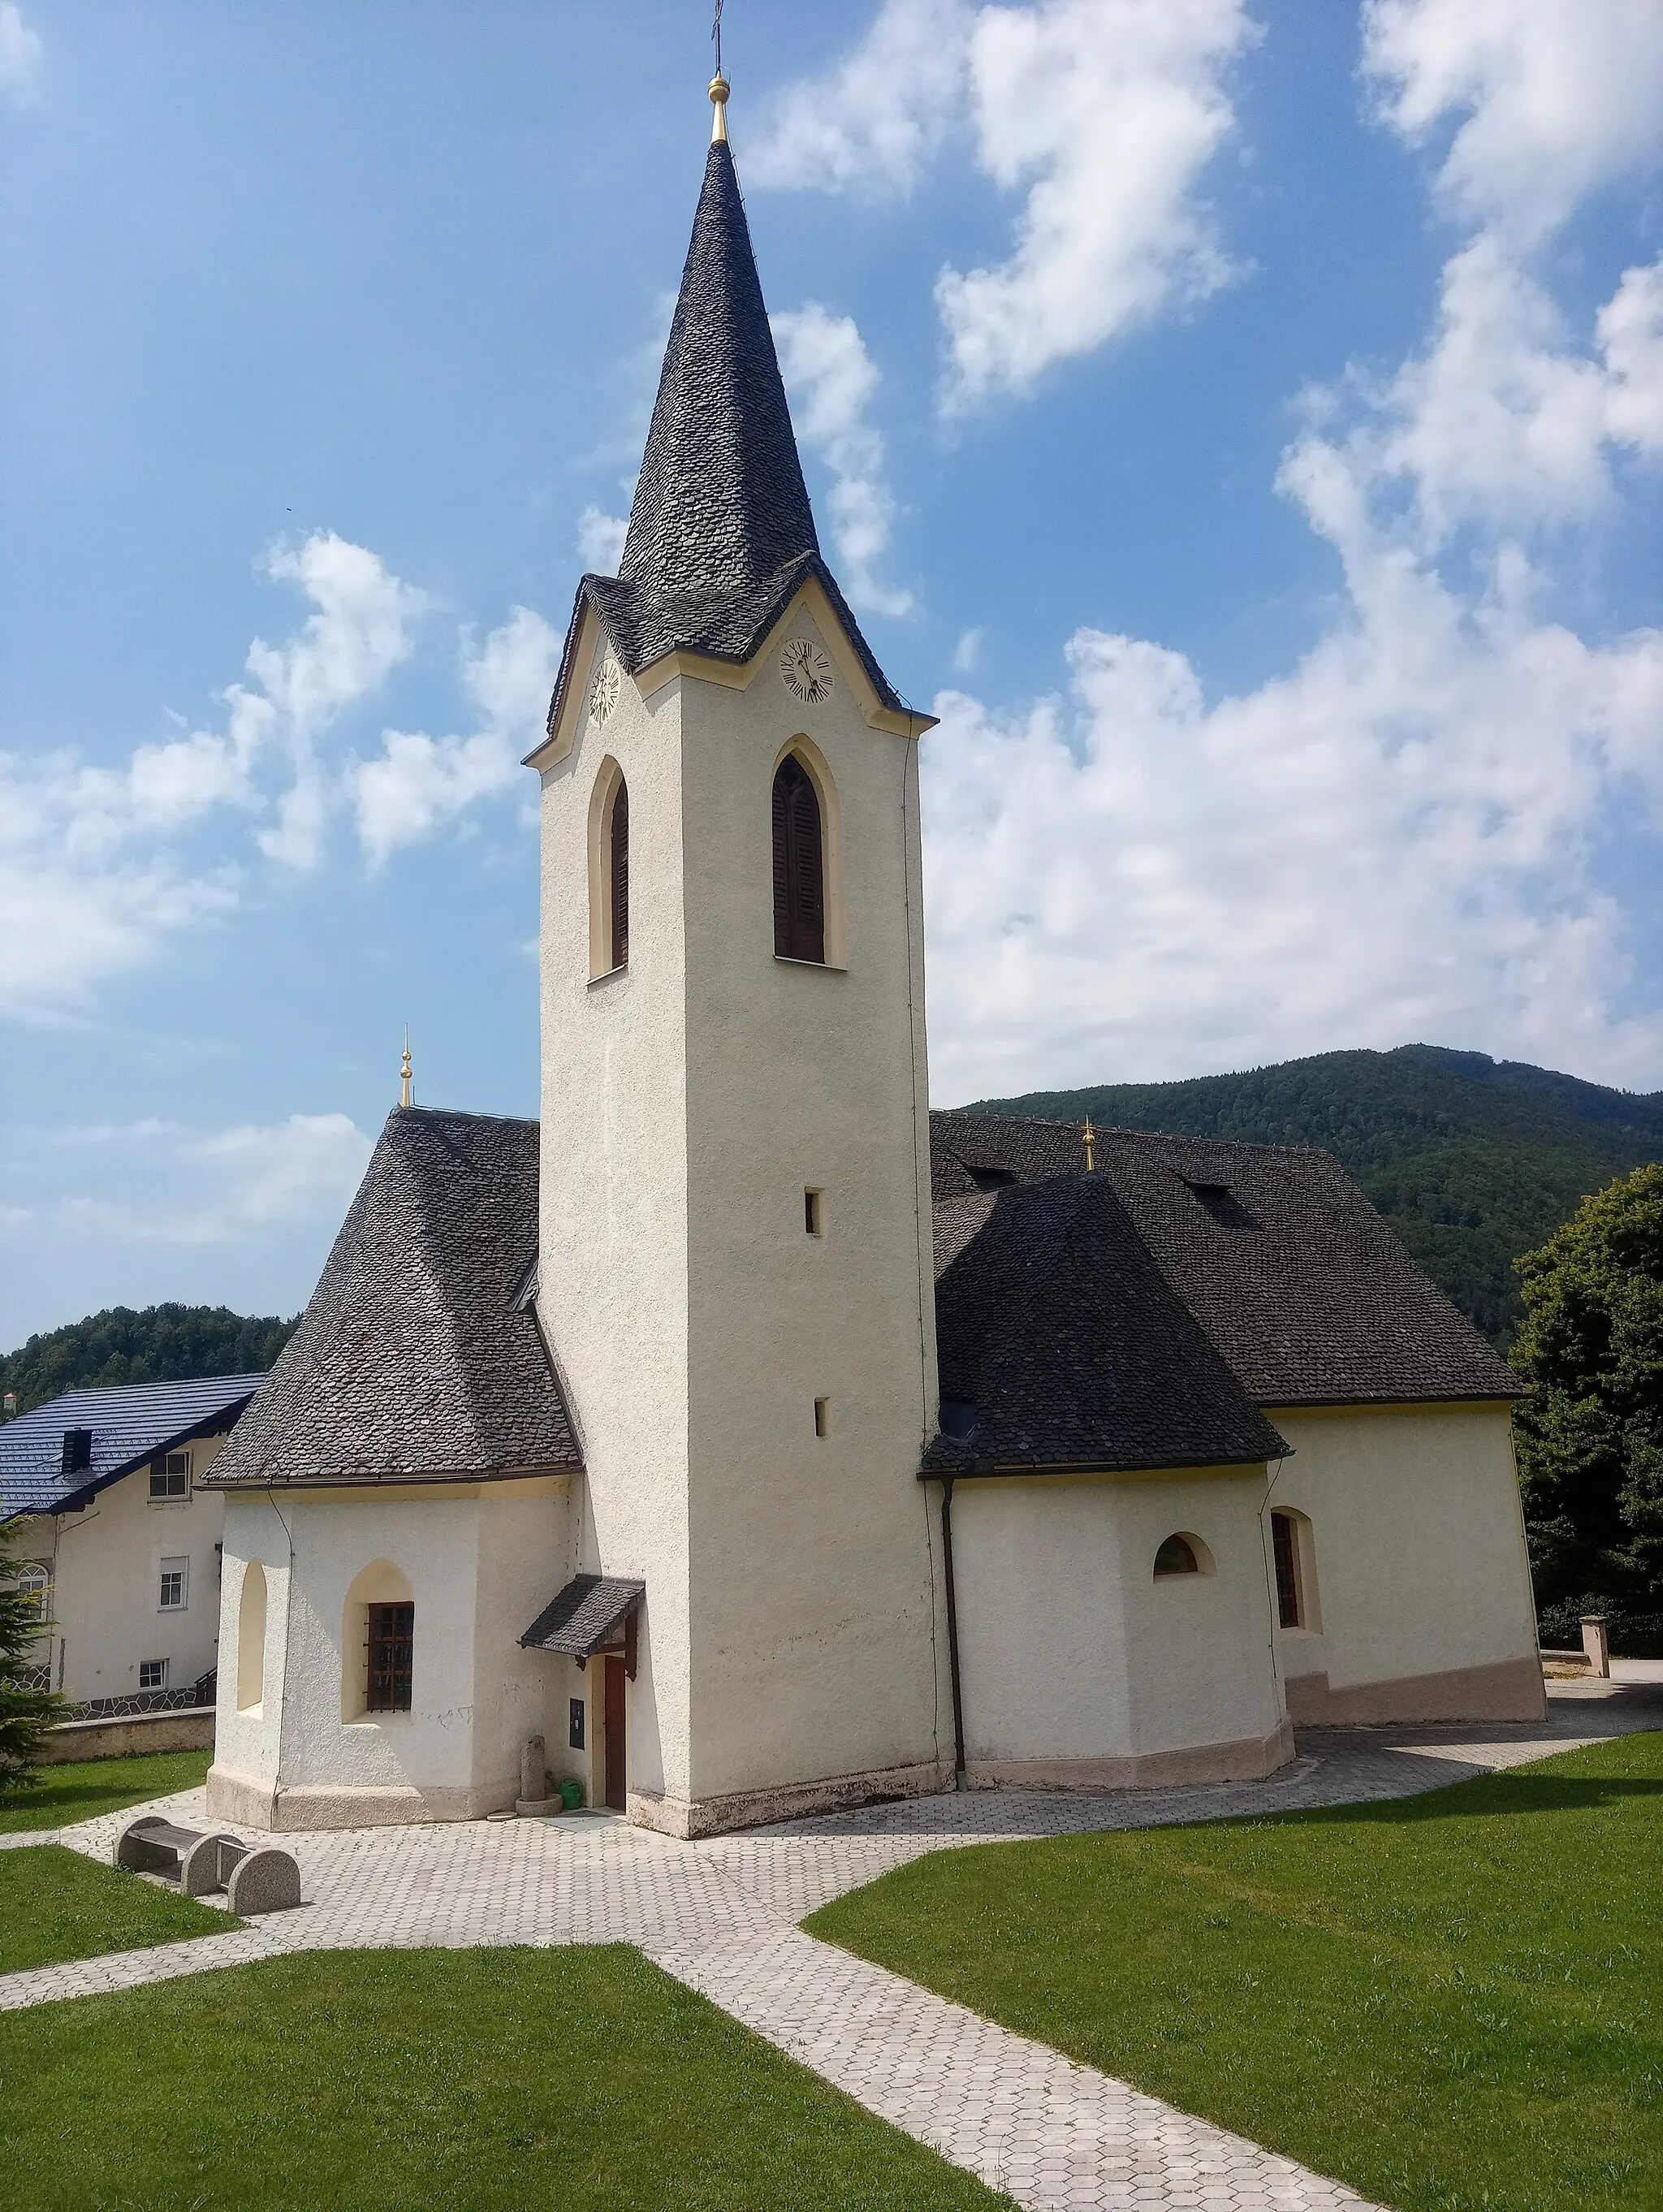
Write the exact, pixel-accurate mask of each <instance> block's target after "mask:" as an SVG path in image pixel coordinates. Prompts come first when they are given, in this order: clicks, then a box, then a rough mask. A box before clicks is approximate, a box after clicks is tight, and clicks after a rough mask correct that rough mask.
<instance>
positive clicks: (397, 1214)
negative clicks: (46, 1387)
mask: <svg viewBox="0 0 1663 2212" xmlns="http://www.w3.org/2000/svg"><path fill="white" fill-rule="evenodd" d="M536 1260H537V1123H536V1122H535V1121H504V1120H499V1119H497V1118H495V1116H492V1115H483V1114H446V1113H434V1112H432V1111H430V1110H428V1109H422V1108H419V1107H404V1108H395V1109H394V1110H393V1111H392V1113H391V1114H390V1115H388V1116H387V1122H386V1127H385V1128H384V1129H383V1131H382V1133H381V1138H380V1141H379V1143H378V1144H377V1146H376V1147H375V1151H374V1154H373V1157H372V1158H371V1160H370V1164H369V1166H368V1167H367V1169H366V1170H365V1172H364V1180H363V1182H361V1184H360V1186H359V1189H358V1194H357V1196H356V1197H355V1199H354V1200H353V1202H352V1205H351V1207H350V1209H349V1212H348V1214H347V1218H346V1220H345V1222H344V1223H343V1225H342V1228H341V1233H340V1235H339V1236H338V1237H337V1238H336V1240H335V1246H334V1249H333V1250H332V1251H331V1254H330V1255H329V1260H328V1262H327V1264H326V1265H325V1268H324V1272H323V1274H322V1277H321V1278H320V1279H319V1284H318V1287H317V1289H316V1291H313V1296H312V1302H311V1304H309V1305H308V1306H307V1310H306V1312H305V1314H304V1316H302V1317H301V1321H300V1327H299V1328H297V1329H296V1331H295V1332H294V1335H293V1337H291V1338H290V1340H289V1341H288V1344H287V1345H286V1346H284V1348H283V1351H282V1354H281V1356H280V1357H279V1358H278V1361H277V1364H276V1366H275V1367H274V1368H273V1369H272V1370H271V1374H270V1377H269V1378H268V1380H267V1382H266V1383H265V1385H264V1388H263V1389H261V1391H260V1393H259V1395H258V1397H257V1398H256V1399H255V1401H254V1402H253V1404H252V1406H251V1407H249V1409H248V1411H247V1413H246V1414H245V1415H244V1416H243V1419H242V1420H241V1422H240V1424H239V1425H238V1427H237V1429H236V1430H235V1431H234V1433H233V1436H232V1438H231V1441H230V1442H229V1443H228V1444H227V1445H226V1447H225V1449H224V1450H223V1451H222V1453H221V1454H220V1456H219V1458H218V1459H217V1460H216V1461H215V1464H214V1467H213V1469H212V1472H211V1477H210V1480H211V1484H212V1486H214V1487H215V1488H218V1487H222V1486H225V1487H230V1486H240V1485H245V1484H247V1485H254V1484H258V1485H264V1484H266V1483H274V1484H276V1485H278V1486H282V1485H283V1484H285V1483H328V1482H340V1481H349V1482H363V1481H367V1480H382V1481H398V1480H446V1479H448V1480H461V1481H466V1480H481V1479H486V1478H489V1477H492V1476H500V1475H506V1474H520V1473H526V1472H535V1471H551V1470H562V1469H575V1468H579V1467H580V1465H581V1461H580V1455H579V1452H578V1446H577V1442H576V1438H575V1437H574V1431H573V1426H572V1422H571V1419H570V1417H569V1415H568V1413H567V1408H566V1405H565V1401H564V1400H563V1399H562V1397H561V1391H560V1386H559V1384H558V1383H557V1381H556V1380H555V1374H554V1371H553V1368H552V1366H551V1364H550V1362H549V1356H548V1353H547V1352H546V1351H545V1349H544V1347H543V1339H542V1336H541V1334H540V1333H539V1331H538V1328H537V1319H536V1316H535V1314H534V1312H533V1310H532V1309H531V1299H530V1297H529V1295H528V1294H527V1291H528V1285H529V1282H530V1279H531V1272H532V1269H533V1267H535V1264H536Z"/></svg>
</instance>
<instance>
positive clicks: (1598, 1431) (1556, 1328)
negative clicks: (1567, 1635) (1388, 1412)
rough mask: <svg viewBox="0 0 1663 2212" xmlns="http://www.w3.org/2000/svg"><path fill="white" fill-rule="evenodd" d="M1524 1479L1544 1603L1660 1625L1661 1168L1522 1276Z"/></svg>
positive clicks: (1602, 1201)
mask: <svg viewBox="0 0 1663 2212" xmlns="http://www.w3.org/2000/svg"><path fill="white" fill-rule="evenodd" d="M1517 1264H1518V1271H1519V1276H1520V1283H1521V1285H1522V1287H1523V1291H1524V1302H1525V1321H1524V1326H1523V1328H1521V1329H1520V1333H1519V1340H1518V1343H1517V1346H1516V1347H1515V1349H1514V1366H1515V1367H1516V1368H1517V1370H1518V1371H1519V1374H1520V1378H1521V1379H1522V1380H1523V1381H1524V1382H1525V1383H1527V1384H1528V1385H1529V1386H1530V1395H1529V1396H1528V1397H1527V1398H1526V1400H1525V1401H1524V1403H1523V1405H1522V1406H1521V1407H1520V1413H1519V1472H1520V1480H1521V1482H1522V1485H1523V1489H1524V1501H1525V1522H1526V1528H1527V1530H1528V1533H1529V1539H1530V1554H1531V1566H1532V1570H1533V1574H1534V1576H1535V1579H1536V1595H1537V1601H1538V1603H1539V1605H1541V1606H1543V1607H1548V1606H1551V1605H1555V1604H1558V1603H1562V1602H1563V1601H1574V1600H1575V1599H1577V1598H1579V1597H1595V1598H1605V1599H1610V1600H1615V1601H1617V1602H1618V1603H1619V1604H1625V1605H1627V1606H1629V1607H1633V1608H1635V1609H1636V1610H1639V1611H1642V1612H1648V1613H1663V1166H1652V1167H1643V1168H1637V1169H1636V1170H1635V1171H1634V1173H1633V1174H1632V1175H1630V1176H1624V1178H1622V1179H1621V1180H1620V1181H1618V1182H1613V1183H1611V1185H1610V1186H1609V1187H1608V1188H1605V1190H1601V1191H1596V1192H1595V1193H1594V1194H1593V1197H1591V1198H1585V1199H1584V1200H1583V1201H1582V1203H1581V1206H1579V1207H1578V1208H1577V1211H1576V1212H1575V1215H1574V1216H1573V1218H1571V1219H1570V1220H1569V1222H1567V1223H1566V1225H1565V1226H1564V1227H1563V1229H1561V1230H1560V1231H1558V1232H1557V1235H1555V1236H1554V1237H1551V1239H1550V1240H1549V1242H1548V1243H1546V1244H1545V1245H1544V1246H1543V1248H1542V1249H1541V1250H1540V1251H1539V1252H1531V1253H1528V1254H1526V1256H1525V1257H1524V1258H1523V1259H1522V1260H1520V1261H1519V1262H1518V1263H1517Z"/></svg>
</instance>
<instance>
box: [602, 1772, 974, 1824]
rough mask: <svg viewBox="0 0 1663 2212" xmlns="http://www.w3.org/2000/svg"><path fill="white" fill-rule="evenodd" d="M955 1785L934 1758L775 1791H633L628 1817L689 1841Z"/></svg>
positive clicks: (926, 1794) (933, 1792) (924, 1794)
mask: <svg viewBox="0 0 1663 2212" xmlns="http://www.w3.org/2000/svg"><path fill="white" fill-rule="evenodd" d="M952 1786H953V1770H952V1768H951V1767H950V1766H944V1765H941V1764H940V1763H939V1762H938V1760H934V1759H932V1760H930V1761H928V1762H927V1763H926V1765H921V1766H889V1767H884V1768H883V1769H881V1770H880V1771H877V1772H875V1773H871V1774H838V1775H833V1776H830V1777H829V1778H827V1779H826V1780H825V1781H823V1782H796V1783H790V1784H786V1785H785V1786H784V1787H782V1788H780V1789H775V1790H734V1791H732V1792H731V1794H729V1795H727V1796H720V1797H695V1798H692V1799H688V1798H685V1797H662V1796H659V1795H658V1793H657V1792H656V1791H654V1790H631V1791H630V1793H629V1818H630V1819H631V1820H633V1821H634V1824H635V1826H637V1827H640V1828H655V1829H657V1831H658V1832H659V1834H660V1835H661V1836H677V1837H679V1838H682V1839H683V1841H684V1842H685V1841H688V1840H689V1839H691V1838H695V1837H698V1836H721V1835H726V1834H727V1833H729V1832H730V1831H731V1830H732V1829H735V1828H756V1827H761V1826H762V1825H763V1824H764V1823H765V1822H768V1821H770V1820H801V1819H802V1818H803V1817H804V1815H805V1814H810V1813H841V1812H847V1810H848V1809H849V1808H851V1807H852V1806H855V1805H870V1804H872V1803H874V1802H881V1801H882V1800H883V1799H886V1798H892V1797H931V1796H936V1795H938V1793H939V1792H940V1791H942V1790H950V1789H951V1788H952Z"/></svg>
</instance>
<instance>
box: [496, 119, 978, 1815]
mask: <svg viewBox="0 0 1663 2212" xmlns="http://www.w3.org/2000/svg"><path fill="white" fill-rule="evenodd" d="M711 97H712V99H713V100H714V101H715V102H716V111H715V124H716V127H715V132H714V136H713V143H712V144H711V147H710V151H709V156H708V160H707V164H706V168H705V176H704V184H703V188H702V190H701V193H700V196H699V203H698V209H697V212H696V214H695V218H694V225H693V238H692V243H691V246H690V247H689V252H688V257H687V264H686V268H685V270H684V271H683V278H682V287H681V294H680V298H679V301H678V302H677V309H676V314H675V319H674V322H673V324H672V325H671V333H670V339H669V343H668V345H667V347H666V349H665V360H664V368H663V373H662V376H661V380H660V382H659V393H658V399H657V403H656V404H655V406H654V409H653V412H652V426H651V428H650V430H649V433H648V436H647V441H646V453H645V456H644V458H643V460H642V465H641V472H640V481H639V483H638V486H637V489H636V491H635V495H634V504H633V506H632V508H631V511H630V517H629V526H628V536H627V538H626V540H625V544H624V549H623V553H622V559H621V560H620V562H619V567H618V574H616V576H598V575H586V576H585V577H584V579H583V580H582V582H581V584H580V586H579V590H578V595H577V602H576V605H575V607H574V612H573V617H572V623H571V628H570V630H569V631H568V634H567V641H566V648H565V653H564V657H563V659H562V662H561V670H560V677H559V682H558V684H557V687H556V690H555V696H554V701H553V703H552V705H551V708H550V710H549V730H548V738H547V741H546V743H545V744H543V745H542V746H540V747H539V749H538V750H537V752H536V753H534V754H533V755H532V756H531V765H532V766H533V767H535V768H536V769H537V770H538V772H539V774H540V775H541V779H542V787H543V798H542V808H543V814H542V823H543V828H542V838H543V878H542V926H541V939H540V945H541V955H540V957H541V999H542V1025H543V1029H542V1038H543V1042H542V1049H543V1094H542V1169H541V1173H542V1197H541V1207H542V1221H541V1237H540V1262H539V1274H538V1288H537V1300H538V1310H539V1313H540V1316H541V1318H542V1321H543V1328H544V1333H545V1335H546V1338H547V1340H548V1341H549V1343H550V1344H551V1345H552V1346H555V1349H556V1352H557V1354H558V1357H559V1360H560V1364H561V1369H562V1370H563V1377H564V1381H565V1383H566V1386H567V1393H568V1395H569V1399H570V1402H571V1405H572V1408H573V1413H574V1419H575V1421H576V1424H577V1426H578V1428H579V1430H580V1438H581V1446H582V1452H583V1458H584V1465H585V1468H586V1474H585V1476H584V1478H583V1485H584V1493H583V1497H582V1500H581V1511H580V1519H579V1526H578V1534H577V1538H576V1546H577V1553H578V1560H577V1564H578V1565H579V1567H580V1569H582V1570H584V1571H588V1572H591V1573H596V1574H599V1575H602V1576H604V1577H616V1578H619V1579H621V1580H624V1579H627V1580H630V1581H634V1582H638V1583H644V1584H645V1595H644V1597H643V1598H642V1600H641V1601H640V1610H639V1613H638V1616H637V1619H636V1621H635V1625H634V1632H633V1638H632V1646H631V1651H632V1659H633V1661H634V1674H633V1678H632V1679H631V1680H629V1682H628V1686H627V1692H626V1709H625V1710H624V1711H622V1714H621V1716H620V1717H619V1719H618V1721H617V1722H616V1723H613V1722H610V1721H609V1727H610V1726H612V1725H618V1726H621V1727H622V1729H623V1730H624V1733H625V1739H626V1741H627V1754H626V1756H627V1768H628V1808H629V1811H630V1813H631V1814H632V1816H633V1817H634V1818H635V1819H637V1820H643V1821H646V1822H648V1823H650V1824H652V1825H654V1826H661V1827H663V1828H665V1829H667V1830H669V1831H670V1832H674V1833H678V1834H683V1835H685V1834H699V1833H706V1832H713V1831H714V1830H716V1829H719V1828H722V1827H727V1826H740V1825H743V1824H745V1823H747V1822H750V1821H755V1820H762V1819H767V1818H769V1817H778V1816H781V1815H785V1814H790V1813H792V1812H796V1811H805V1810H810V1809H813V1808H816V1807H820V1806H825V1805H830V1804H835V1803H847V1802H859V1799H861V1798H862V1797H869V1796H877V1795H890V1794H896V1793H901V1792H907V1791H913V1790H929V1789H935V1788H938V1787H941V1786H943V1784H944V1783H945V1782H947V1781H950V1778H951V1765H952V1753H951V1741H950V1733H949V1736H948V1741H947V1745H946V1748H945V1752H944V1748H943V1743H942V1740H941V1732H940V1728H939V1725H938V1713H940V1712H944V1711H946V1710H947V1709H948V1706H947V1699H946V1696H945V1692H944V1689H943V1688H942V1687H941V1686H939V1685H938V1665H939V1666H940V1667H943V1668H944V1665H945V1656H944V1641H945V1638H944V1629H943V1630H941V1632H940V1633H939V1634H938V1626H939V1624H938V1620H937V1605H936V1595H935V1589H934V1583H933V1577H932V1561H931V1553H930V1546H929V1531H928V1527H927V1522H926V1504H925V1496H924V1491H923V1488H922V1486H921V1485H920V1483H919V1481H918V1480H917V1473H918V1467H919V1460H920V1452H921V1449H922V1448H923V1445H924V1443H925V1441H926V1437H928V1435H929V1434H930V1433H931V1432H932V1430H933V1426H934V1422H935V1413H936V1385H935V1326H934V1310H933V1300H932V1274H933V1270H932V1248H931V1217H930V1188H929V1138H928V1116H927V1108H928V1097H927V1080H928V1079H927V1067H926V1052H925V1030H924V960H923V908H922V893H921V880H920V836H919V802H918V740H919V738H920V736H921V735H922V733H923V732H925V731H926V729H928V728H929V727H930V726H931V718H930V717H929V716H927V715H923V714H914V713H913V712H912V711H911V710H909V709H908V708H907V707H906V706H905V705H904V704H903V702H902V701H901V699H900V697H899V696H897V695H896V693H895V691H894V690H893V689H892V688H891V686H890V684H889V682H888V680H887V678H885V676H884V674H883V671H882V669H881V668H880V667H879V666H878V664H877V659H875V657H874V656H873V654H872V653H871V649H870V647H868V646H867V644H866V642H865V639H864V638H863V637H862V635H861V634H860V630H859V626H858V624H857V623H856V622H855V619H854V617H853V615H852V613H851V612H850V611H849V609H848V607H847V605H846V604H845V601H844V599H843V597H842V594H841V592H840V591H839V589H838V586H837V584H836V581H835V579H834V577H833V575H832V574H831V571H830V569H829V568H828V566H827V564H826V562H825V561H824V560H823V558H822V556H821V552H820V547H819V541H818V539H817V537H816V532H815V526H814V519H813V515H812V513H811V512H810V504H809V498H808V493H807V490H806V488H805V486H804V481H803V473H802V468H801V465H800V463H799V460H798V453H797V446H796V441H795V439H794V437H793V435H792V425H791V417H790V414H789V411H788V409H787V406H786V395H785V390H784V386H783V385H782V382H781V380H780V368H779V362H778V360H777V358H776V356H775V352H774V341H773V337H772V335H771V333H770V331H769V328H768V313H767V309H766V307H764V304H763V300H762V289H761V285H760V283H759V282H758V278H757V274H756V263H755V259H754V258H753V255H752V252H751V246H750V234H749V231H748V228H747V226H746V222H745V214H744V208H743V203H742V201H741V199H740V197H739V188H738V183H737V177H736V175H735V171H734V165H733V159H732V155H731V152H730V150H729V147H728V143H727V138H726V131H725V100H726V98H727V86H726V84H725V82H724V81H723V80H722V78H721V77H720V76H718V77H717V79H716V81H715V82H714V84H713V86H712V88H711ZM944 1758H945V1765H944V1764H943V1760H944Z"/></svg>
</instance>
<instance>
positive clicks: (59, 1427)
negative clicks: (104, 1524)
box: [0, 1375, 265, 1516]
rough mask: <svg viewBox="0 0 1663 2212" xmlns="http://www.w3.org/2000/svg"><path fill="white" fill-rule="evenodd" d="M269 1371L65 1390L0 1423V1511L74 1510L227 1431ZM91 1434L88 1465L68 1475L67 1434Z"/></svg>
mask: <svg viewBox="0 0 1663 2212" xmlns="http://www.w3.org/2000/svg"><path fill="white" fill-rule="evenodd" d="M264 1380H265V1377H264V1375H211V1376H193V1377H191V1379H190V1380H188V1381H184V1382H173V1383H121V1384H118V1385H117V1386H115V1387H114V1388H112V1389H105V1390H66V1391H65V1392H64V1395H63V1396H62V1397H61V1398H53V1399H52V1400H50V1401H48V1402H47V1403H46V1405H44V1406H36V1407H33V1408H32V1409H31V1410H30V1411H29V1412H28V1413H20V1414H19V1415H18V1417H17V1419H15V1421H8V1422H7V1423H6V1424H5V1425H4V1426H3V1427H0V1516H4V1515H6V1514H9V1513H74V1512H79V1510H81V1508H82V1506H83V1505H86V1504H89V1503H90V1502H91V1500H92V1499H93V1498H94V1497H95V1496H96V1495H97V1493H98V1492H100V1490H104V1489H106V1488H107V1487H108V1486H109V1485H110V1484H111V1483H112V1482H119V1481H120V1480H121V1479H122V1477H123V1476H124V1475H128V1474H132V1473H134V1471H135V1470H136V1469H137V1468H141V1467H143V1466H144V1465H145V1463H146V1462H148V1461H150V1460H154V1459H155V1458H157V1457H158V1456H159V1455H161V1454H162V1453H164V1452H167V1451H169V1450H171V1449H173V1448H174V1447H175V1446H176V1445H179V1444H183V1443H189V1441H190V1440H191V1437H205V1436H217V1435H218V1434H219V1433H220V1431H222V1430H223V1429H228V1428H229V1427H230V1426H231V1425H232V1423H233V1422H234V1420H235V1419H237V1417H238V1415H239V1414H240V1413H241V1411H242V1409H243V1407H245V1406H246V1404H247V1403H248V1401H249V1400H250V1399H251V1398H252V1396H253V1395H254V1393H255V1392H256V1390H258V1389H259V1387H260V1385H261V1383H264ZM69 1429H88V1430H90V1431H91V1432H92V1442H91V1444H90V1445H89V1447H88V1462H87V1464H86V1466H85V1467H82V1468H77V1469H76V1472H75V1473H74V1474H64V1471H63V1470H64V1431H66V1430H69Z"/></svg>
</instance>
